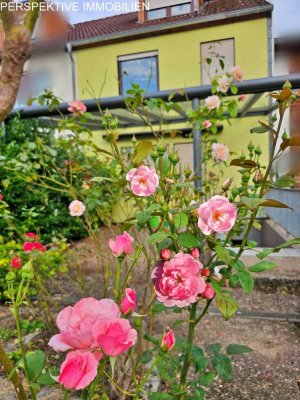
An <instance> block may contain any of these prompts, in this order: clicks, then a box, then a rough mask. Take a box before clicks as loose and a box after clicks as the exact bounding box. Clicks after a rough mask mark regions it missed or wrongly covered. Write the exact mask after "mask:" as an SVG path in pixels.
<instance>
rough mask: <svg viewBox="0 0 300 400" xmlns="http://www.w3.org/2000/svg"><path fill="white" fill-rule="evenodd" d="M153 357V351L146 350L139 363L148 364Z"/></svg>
mask: <svg viewBox="0 0 300 400" xmlns="http://www.w3.org/2000/svg"><path fill="white" fill-rule="evenodd" d="M152 357H153V352H152V351H151V350H146V351H145V352H144V353H143V354H142V355H141V357H140V358H139V360H138V363H141V364H148V363H149V362H150V361H151V360H152Z"/></svg>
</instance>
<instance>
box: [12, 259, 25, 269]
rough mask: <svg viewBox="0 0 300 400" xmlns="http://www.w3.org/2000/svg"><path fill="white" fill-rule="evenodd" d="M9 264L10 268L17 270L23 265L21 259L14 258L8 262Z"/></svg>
mask: <svg viewBox="0 0 300 400" xmlns="http://www.w3.org/2000/svg"><path fill="white" fill-rule="evenodd" d="M10 263H11V266H12V267H13V268H15V269H19V268H21V267H22V265H23V260H22V258H21V257H15V258H13V259H12V260H11V261H10Z"/></svg>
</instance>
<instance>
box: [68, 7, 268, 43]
mask: <svg viewBox="0 0 300 400" xmlns="http://www.w3.org/2000/svg"><path fill="white" fill-rule="evenodd" d="M272 10H273V5H266V6H261V7H253V8H248V9H245V10H238V11H229V12H225V13H220V14H214V15H208V16H206V17H199V18H196V19H187V20H183V21H179V22H169V23H165V24H163V25H162V26H159V25H152V26H147V27H143V28H141V29H136V30H130V31H123V32H118V33H113V34H109V35H100V36H96V37H94V38H90V39H82V40H76V41H70V43H72V45H73V47H74V48H76V47H80V46H84V45H90V44H96V43H105V42H108V41H112V40H118V39H122V40H124V39H126V38H128V37H134V36H140V35H144V34H150V33H153V32H167V31H169V30H171V29H176V28H184V27H187V26H188V27H193V26H197V25H202V24H207V23H215V22H218V21H224V20H226V19H229V18H239V17H245V16H248V15H257V14H262V13H266V12H272Z"/></svg>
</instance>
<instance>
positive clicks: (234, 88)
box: [230, 85, 239, 94]
mask: <svg viewBox="0 0 300 400" xmlns="http://www.w3.org/2000/svg"><path fill="white" fill-rule="evenodd" d="M230 90H231V93H232V94H237V93H238V91H239V90H238V88H237V86H235V85H231V86H230Z"/></svg>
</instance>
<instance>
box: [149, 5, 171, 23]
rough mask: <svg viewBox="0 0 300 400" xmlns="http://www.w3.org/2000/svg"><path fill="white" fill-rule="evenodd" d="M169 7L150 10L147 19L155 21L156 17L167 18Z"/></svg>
mask: <svg viewBox="0 0 300 400" xmlns="http://www.w3.org/2000/svg"><path fill="white" fill-rule="evenodd" d="M166 16H167V9H166V8H157V9H156V10H149V11H148V15H147V19H148V21H153V20H155V19H162V18H166Z"/></svg>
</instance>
